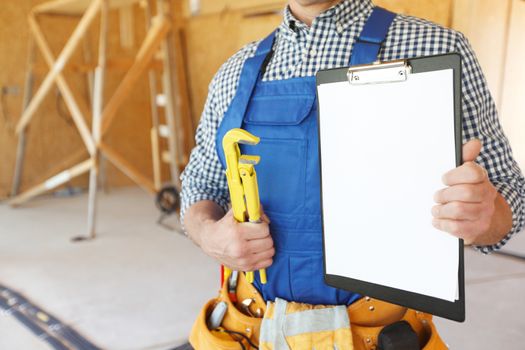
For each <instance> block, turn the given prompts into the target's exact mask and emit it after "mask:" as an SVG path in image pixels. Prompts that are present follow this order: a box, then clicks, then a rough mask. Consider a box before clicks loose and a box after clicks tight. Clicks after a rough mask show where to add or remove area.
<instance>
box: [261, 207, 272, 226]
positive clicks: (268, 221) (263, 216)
mask: <svg viewBox="0 0 525 350" xmlns="http://www.w3.org/2000/svg"><path fill="white" fill-rule="evenodd" d="M261 220H262V221H263V222H265V223H267V224H268V225H269V224H270V218H269V217H268V215H266V213H265V212H264V208H263V205H262V203H261Z"/></svg>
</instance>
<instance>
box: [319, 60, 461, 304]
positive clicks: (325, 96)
mask: <svg viewBox="0 0 525 350" xmlns="http://www.w3.org/2000/svg"><path fill="white" fill-rule="evenodd" d="M318 94H319V105H320V143H321V161H322V188H323V194H322V195H323V215H324V216H323V220H324V234H325V251H326V273H327V274H331V275H338V276H344V277H349V278H354V279H358V280H362V281H366V282H371V283H375V284H380V285H384V286H388V287H392V288H397V289H401V290H405V291H410V292H415V293H418V294H423V295H427V296H431V297H436V298H440V299H444V300H448V301H455V300H456V299H457V289H458V268H459V242H458V239H457V238H455V237H453V236H451V235H448V234H447V233H444V232H441V231H438V230H437V229H435V228H434V227H433V226H432V215H431V208H432V206H433V205H435V203H434V202H433V196H434V193H435V192H436V191H438V190H439V189H441V188H443V187H444V185H443V183H442V182H441V177H442V175H443V174H444V173H446V172H447V171H449V170H451V169H453V168H455V166H456V161H455V136H454V96H453V70H452V69H447V70H441V71H433V72H425V73H418V74H410V75H409V76H408V80H407V81H406V82H402V83H387V84H376V85H350V84H349V83H348V82H347V81H345V82H339V83H332V84H322V85H320V86H319V87H318Z"/></svg>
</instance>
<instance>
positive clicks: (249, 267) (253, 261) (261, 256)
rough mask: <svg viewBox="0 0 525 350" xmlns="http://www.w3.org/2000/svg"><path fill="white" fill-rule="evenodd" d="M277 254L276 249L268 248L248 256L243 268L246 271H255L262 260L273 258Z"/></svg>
mask: <svg viewBox="0 0 525 350" xmlns="http://www.w3.org/2000/svg"><path fill="white" fill-rule="evenodd" d="M274 255H275V249H274V248H271V249H268V250H265V251H264V252H260V253H256V254H252V255H251V256H250V257H248V258H247V259H246V260H244V261H243V264H242V265H243V270H244V271H254V270H257V269H259V268H262V267H259V266H260V264H261V262H263V261H268V260H273V259H272V258H273V256H274Z"/></svg>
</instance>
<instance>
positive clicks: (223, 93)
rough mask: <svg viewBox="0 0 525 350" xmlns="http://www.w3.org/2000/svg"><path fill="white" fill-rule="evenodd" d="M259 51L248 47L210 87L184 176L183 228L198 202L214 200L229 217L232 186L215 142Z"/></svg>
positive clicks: (182, 177) (182, 176)
mask: <svg viewBox="0 0 525 350" xmlns="http://www.w3.org/2000/svg"><path fill="white" fill-rule="evenodd" d="M255 48H256V44H255V43H251V44H248V45H246V46H245V47H244V48H242V49H241V50H240V51H239V52H237V53H236V54H235V55H234V56H232V57H231V58H230V59H229V60H228V61H227V62H226V63H224V64H223V65H222V67H221V68H220V69H219V71H218V72H217V74H216V75H215V77H214V78H213V80H212V81H211V83H210V85H209V88H208V98H207V100H206V103H205V105H204V110H203V112H202V115H201V119H200V122H199V125H198V127H197V130H196V133H195V143H196V145H195V147H194V148H193V150H192V151H191V154H190V160H189V162H188V165H187V166H186V168H185V169H184V172H183V173H182V174H181V181H182V190H181V202H182V203H181V212H180V220H181V224H182V226H183V227H184V216H185V214H186V211H187V210H188V208H189V207H190V206H192V205H193V204H195V203H196V202H199V201H203V200H210V201H214V202H215V203H217V204H218V205H220V206H221V207H222V209H223V210H224V212H225V213H226V212H227V211H228V209H229V202H230V195H229V190H228V183H227V180H226V175H225V173H224V170H223V168H222V165H221V163H220V161H219V157H218V155H217V151H216V147H215V139H216V134H217V129H218V128H219V125H220V122H221V121H222V118H223V116H224V113H225V112H226V109H227V107H228V105H229V104H230V102H231V100H232V99H233V96H234V95H235V90H236V89H237V85H238V80H239V76H240V71H241V69H242V65H243V63H244V61H245V60H246V58H247V57H249V56H250V55H251V54H252V53H253V52H255Z"/></svg>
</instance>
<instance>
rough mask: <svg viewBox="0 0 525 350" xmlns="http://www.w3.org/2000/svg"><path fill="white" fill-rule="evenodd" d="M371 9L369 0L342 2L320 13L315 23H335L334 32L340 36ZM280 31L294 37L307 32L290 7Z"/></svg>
mask: <svg viewBox="0 0 525 350" xmlns="http://www.w3.org/2000/svg"><path fill="white" fill-rule="evenodd" d="M372 8H373V5H372V1H371V0H343V1H341V2H340V3H338V4H336V5H334V6H332V7H331V8H329V9H328V10H326V11H325V12H323V13H321V14H320V15H319V16H317V18H316V19H315V21H318V20H331V21H333V22H334V23H335V28H336V31H337V33H338V34H339V35H341V34H342V33H343V32H344V31H345V30H346V29H347V28H348V26H350V25H351V24H352V23H354V22H355V21H356V19H358V18H360V17H361V16H362V15H363V14H365V13H368V12H369V10H371V9H372ZM280 31H281V32H282V33H283V34H284V36H293V37H296V36H297V34H298V33H300V32H308V31H309V28H308V26H307V25H306V24H304V23H302V22H301V21H299V20H298V19H297V18H295V17H294V15H293V14H292V12H291V11H290V7H289V6H286V8H285V10H284V14H283V21H282V23H281V25H280Z"/></svg>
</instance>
